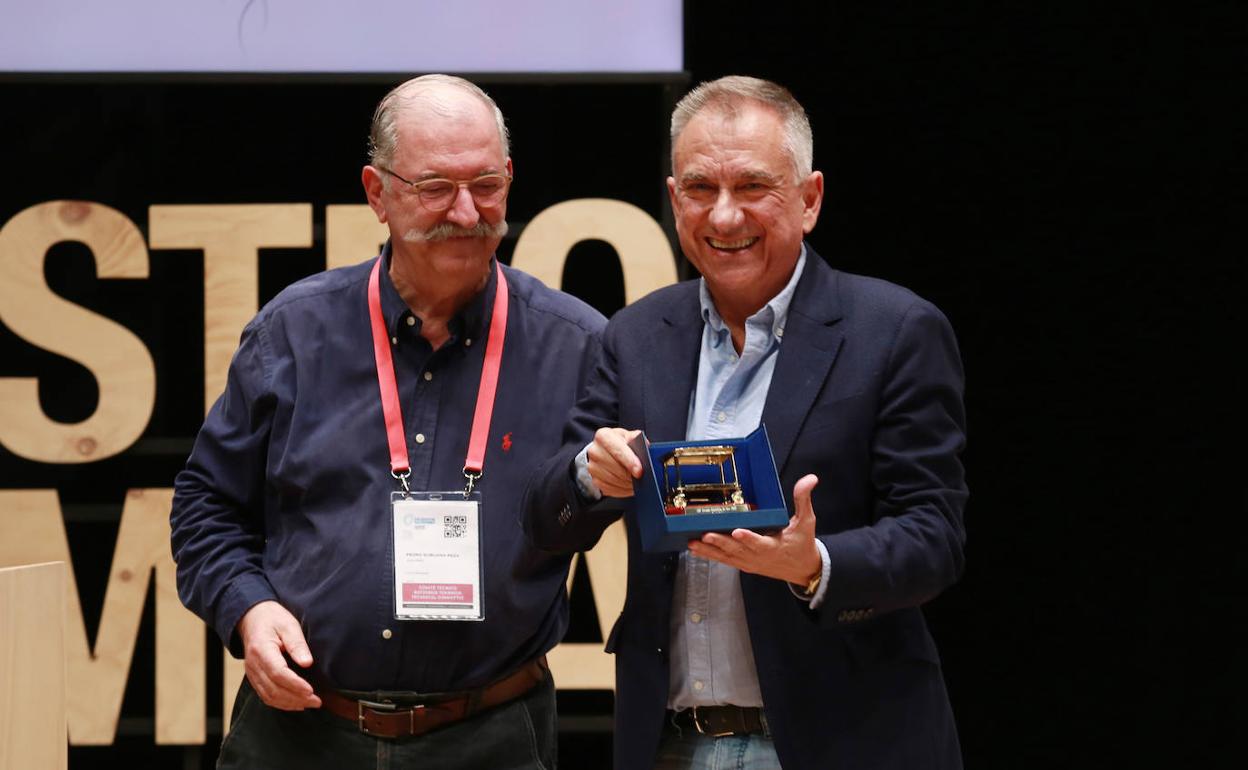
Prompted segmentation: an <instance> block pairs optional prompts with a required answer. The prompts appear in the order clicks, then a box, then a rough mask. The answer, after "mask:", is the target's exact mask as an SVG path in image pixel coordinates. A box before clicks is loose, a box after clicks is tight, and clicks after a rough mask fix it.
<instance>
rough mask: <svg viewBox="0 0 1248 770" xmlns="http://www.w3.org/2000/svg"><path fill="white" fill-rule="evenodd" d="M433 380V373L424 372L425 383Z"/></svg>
mask: <svg viewBox="0 0 1248 770" xmlns="http://www.w3.org/2000/svg"><path fill="white" fill-rule="evenodd" d="M432 379H433V372H425V382H428V381H429V380H432Z"/></svg>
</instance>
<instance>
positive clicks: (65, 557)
mask: <svg viewBox="0 0 1248 770" xmlns="http://www.w3.org/2000/svg"><path fill="white" fill-rule="evenodd" d="M312 215H313V211H312V206H311V205H310V204H306V203H292V204H255V205H176V206H175V205H161V206H151V207H150V208H149V211H148V228H149V235H150V242H149V243H148V244H144V242H143V238H142V235H141V233H140V231H139V229H138V228H137V227H136V226H135V224H134V223H133V222H131V221H130V220H129V219H128V218H126V217H125V216H124V215H123V214H121V213H119V212H118V211H116V210H114V209H111V208H109V207H108V206H105V205H102V204H99V203H93V202H88V201H49V202H46V203H41V204H38V205H35V206H32V207H30V208H28V209H26V210H24V211H22V212H20V213H18V214H16V215H15V216H13V217H12V218H11V219H10V220H9V221H8V222H7V223H5V225H4V226H3V228H0V323H3V324H5V325H6V326H7V327H8V328H9V329H11V330H12V331H13V332H14V333H15V334H17V335H18V336H20V337H22V338H24V339H25V340H27V341H28V342H30V343H32V344H34V345H37V346H39V347H42V348H44V349H46V350H49V351H52V352H55V353H58V354H60V355H62V356H65V357H66V358H70V359H72V360H74V361H76V362H78V363H79V364H81V365H82V366H84V367H85V368H87V369H88V370H89V371H90V373H91V375H92V376H93V377H94V378H95V380H96V382H97V383H98V385H99V403H98V406H97V408H96V410H95V412H94V413H93V414H92V415H90V416H89V417H88V418H86V419H85V420H83V421H81V422H77V423H73V424H67V423H62V422H58V421H55V420H52V419H50V418H49V417H48V416H47V415H46V414H45V413H44V411H43V409H42V407H41V405H40V402H39V393H38V390H39V384H38V381H37V380H36V379H35V378H30V377H5V378H0V444H3V446H4V447H5V448H7V449H8V450H9V451H11V452H13V453H14V454H16V455H19V456H21V457H24V458H27V459H30V460H35V461H37V462H42V463H57V464H65V463H90V462H96V461H99V460H102V459H104V458H107V457H111V456H113V455H116V454H118V453H120V452H122V451H125V450H126V449H127V448H128V447H130V446H131V445H132V444H133V443H134V442H135V441H136V440H137V439H138V438H139V437H140V436H141V435H142V433H143V431H144V429H145V428H146V427H147V424H148V421H149V420H150V418H151V414H152V409H153V405H154V403H155V399H156V377H155V369H154V366H153V363H152V357H151V354H150V352H149V351H148V348H147V347H146V345H145V344H144V343H143V341H142V340H140V339H139V338H138V337H136V336H135V335H134V334H133V333H131V332H130V331H129V330H127V329H126V328H125V327H123V326H121V325H120V324H118V323H116V322H114V321H112V320H110V319H108V318H105V317H104V316H101V315H98V314H96V313H93V312H91V311H89V310H86V309H84V308H82V307H80V306H78V305H75V304H73V303H70V302H68V301H66V300H64V299H62V298H60V297H58V296H57V295H56V294H54V293H53V292H52V290H51V289H50V288H49V287H48V285H47V282H46V280H45V278H44V257H45V255H46V254H47V252H48V249H50V248H51V247H52V246H54V245H55V244H57V243H60V242H63V241H76V242H79V243H82V244H84V245H86V247H87V248H88V249H89V250H90V251H91V253H92V255H93V258H94V260H95V264H96V269H97V271H98V275H99V277H101V278H114V277H116V278H146V277H147V276H148V267H149V265H148V249H149V248H150V249H196V250H201V251H202V252H203V255H204V398H205V400H204V409H205V410H207V409H208V407H209V406H211V404H212V403H213V402H214V401H215V400H216V398H217V396H218V395H219V394H220V393H221V391H222V390H223V389H224V386H225V377H226V371H227V369H228V367H229V362H230V356H231V355H232V354H233V352H234V348H235V346H236V345H237V342H238V338H239V335H240V333H241V332H242V329H243V326H244V325H245V324H246V323H247V321H248V320H250V319H251V317H252V316H253V315H255V313H256V311H257V310H258V309H259V308H258V307H257V306H256V302H257V299H256V298H257V296H258V286H257V273H258V261H259V252H258V250H259V249H260V248H265V247H287V248H308V247H311V246H312V242H313V222H312ZM386 235H387V231H386V229H385V227H384V226H383V225H380V224H379V223H378V222H377V220H376V217H375V216H374V215H373V213H372V211H370V210H369V208H368V206H365V205H341V206H328V207H326V210H325V248H326V262H327V267H329V268H333V267H339V266H342V265H346V264H350V263H352V262H356V261H358V260H359V256H360V255H361V254H366V253H370V252H374V251H376V250H377V249H378V247H379V245H380V244H381V243H382V242H383V241H384V239H385V238H386ZM590 239H596V240H601V241H605V242H607V243H609V244H610V245H611V246H612V247H613V248H614V249H615V251H616V254H617V255H618V256H619V260H620V267H621V269H622V272H623V276H624V294H625V302H626V303H627V302H632V301H634V300H636V299H638V298H640V297H642V296H644V295H645V294H647V293H649V292H651V291H653V290H654V289H657V288H660V287H662V286H665V285H667V284H669V283H672V282H673V281H675V280H676V267H675V261H674V259H673V255H672V251H671V246H670V245H669V243H668V240H667V237H666V236H665V235H664V234H663V231H662V229H661V228H660V227H659V225H658V223H657V222H655V221H654V219H653V218H651V217H650V216H649V215H648V214H646V213H645V212H644V211H642V210H641V209H639V208H637V207H635V206H633V205H631V204H628V203H624V202H621V201H615V200H608V199H601V198H593V199H581V200H571V201H566V202H563V203H558V204H556V205H553V206H551V207H550V208H548V209H546V210H545V211H542V212H541V213H540V214H538V215H537V216H536V217H534V218H533V219H532V220H531V221H530V222H529V224H528V226H527V227H525V229H524V231H523V233H522V234H521V236H520V238H519V240H518V241H517V243H516V247H515V252H514V254H513V257H512V265H513V266H514V267H517V268H519V269H521V270H525V271H526V272H529V273H531V274H532V275H535V276H537V277H538V278H540V279H541V280H542V281H543V282H545V283H546V284H547V285H549V286H554V287H559V286H560V285H561V283H562V276H563V268H564V261H565V260H566V257H567V253H568V251H569V250H570V249H571V248H572V247H573V246H574V245H575V244H577V243H579V242H581V241H584V240H590ZM172 494H173V493H172V490H171V489H168V488H152V489H130V490H129V492H128V493H127V495H126V499H125V507H124V509H123V511H122V516H121V524H120V528H119V530H118V533H117V542H116V546H115V548H114V551H113V560H112V568H111V570H110V572H109V578H108V586H107V589H106V591H105V596H104V608H103V613H102V616H101V620H100V625H99V632H98V633H97V634H96V638H95V643H94V645H92V644H91V643H90V640H88V639H87V632H86V626H85V623H84V621H83V614H82V605H81V602H80V600H79V595H78V586H77V583H76V581H75V580H74V579H73V565H72V560H71V558H70V552H69V543H68V539H67V537H66V532H65V525H64V522H63V519H62V515H61V507H60V502H59V499H58V496H57V492H56V490H54V489H24V490H11V489H10V490H0V567H4V566H10V565H18V564H30V563H33V562H40V561H63V562H65V564H66V565H68V572H69V574H68V579H67V580H65V581H64V589H63V597H62V598H61V599H59V600H58V601H62V602H63V606H64V610H63V612H64V617H65V626H64V627H65V640H64V651H65V658H64V660H65V666H66V671H67V675H68V677H69V681H71V682H73V683H74V698H73V699H72V700H70V701H69V702H68V704H67V709H68V710H67V713H66V720H67V724H68V733H69V741H70V743H73V744H75V745H96V744H111V743H112V742H113V739H114V737H115V735H116V731H117V720H118V717H119V715H120V712H121V702H122V697H123V694H124V692H125V686H126V681H127V678H128V676H129V672H130V666H131V663H132V659H133V657H134V648H135V641H136V638H137V636H138V629H139V621H140V618H141V616H142V613H143V605H144V602H145V599H146V596H147V591H148V585H149V583H150V581H151V580H152V576H153V574H154V575H155V583H156V651H155V657H156V660H155V671H156V676H155V688H156V707H155V708H156V714H155V724H156V742H157V743H160V744H199V743H203V742H204V740H205V718H206V700H207V698H206V672H205V666H206V660H207V658H206V654H207V651H206V649H205V643H204V639H205V634H204V628H203V624H202V623H201V622H200V621H199V619H198V618H196V617H195V616H193V615H191V613H189V612H188V611H187V610H186V609H184V608H183V607H182V605H181V603H180V602H179V601H178V598H177V590H176V586H175V581H174V564H173V561H172V558H171V557H170V555H169V504H170V499H171V497H172ZM626 562H627V560H626V557H625V542H624V529H623V526H622V525H621V524H618V523H617V524H616V525H615V526H613V527H611V528H610V529H609V530H608V531H607V533H606V534H605V535H604V536H603V538H602V540H601V541H600V542H599V544H598V546H597V547H596V548H595V549H594V550H593V551H592V552H590V553H588V554H587V555H585V556H584V557H578V558H577V560H576V561H575V562H574V563H573V567H572V570H571V571H570V573H569V576H568V585H569V588H570V587H571V584H572V579H573V577H574V576H575V575H576V574H577V571H578V570H580V569H585V570H587V571H588V573H589V575H590V576H592V578H591V580H592V583H591V585H592V587H593V592H594V602H595V605H596V607H597V613H598V618H597V620H598V624H599V627H600V630H601V633H602V636H603V638H606V635H607V632H608V630H609V629H610V626H611V624H612V623H613V622H614V620H615V617H616V616H617V615H618V614H619V612H620V610H621V609H622V608H623V606H624V577H625V569H626V566H625V565H626ZM52 606H55V607H56V610H55V611H57V612H61V610H60V606H61V605H60V604H55V605H53V604H51V603H47V604H45V605H44V609H45V610H46V609H47V608H49V607H52ZM0 607H7V605H0ZM6 611H7V610H6ZM24 649H26V648H25V647H23V648H20V649H19V651H18V652H16V653H9V652H8V651H7V648H3V647H0V651H4V653H5V654H6V655H12V654H16V655H19V656H20V659H16V660H4V661H3V662H5V664H6V665H7V666H12V667H13V668H6V669H5V670H6V671H9V670H17V669H22V667H23V666H25V665H27V664H30V665H32V666H33V665H34V664H35V663H37V662H38V661H36V660H35V657H36V656H35V654H34V653H30V654H29V655H28V654H27V653H25V652H21V651H20V650H24ZM50 650H51V647H47V648H41V649H40V655H42V656H44V657H46V656H47V655H48V654H53V653H51V652H50ZM28 658H29V660H28ZM41 659H42V658H41ZM224 659H225V676H224V693H223V695H224V700H225V707H224V714H223V719H224V724H225V728H226V729H228V725H229V722H228V720H229V713H230V709H231V706H232V705H233V700H234V693H235V691H236V689H237V687H238V682H239V680H240V679H241V677H242V663H241V661H235V660H234V659H233V658H231V657H230V656H229V654H228V653H224ZM0 660H3V659H0ZM550 662H551V666H552V668H553V669H554V671H555V674H556V677H557V681H558V682H559V686H560V687H562V688H567V689H606V690H609V689H613V688H614V681H615V680H614V671H613V667H612V662H611V659H610V656H608V655H606V654H605V653H604V652H603V651H602V649H601V646H600V645H598V644H571V643H565V644H562V645H560V646H559V647H558V648H556V649H555V650H554V652H553V653H552V654H551V656H550ZM6 681H7V679H6ZM8 690H9V688H8V687H7V686H6V687H5V688H4V691H5V692H7V691H8ZM0 694H2V693H0ZM52 729H55V725H53V726H52Z"/></svg>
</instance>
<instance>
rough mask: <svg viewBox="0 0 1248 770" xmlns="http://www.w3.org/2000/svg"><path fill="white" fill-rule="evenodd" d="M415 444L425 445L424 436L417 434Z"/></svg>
mask: <svg viewBox="0 0 1248 770" xmlns="http://www.w3.org/2000/svg"><path fill="white" fill-rule="evenodd" d="M416 443H417V444H423V443H425V434H423V433H417V434H416Z"/></svg>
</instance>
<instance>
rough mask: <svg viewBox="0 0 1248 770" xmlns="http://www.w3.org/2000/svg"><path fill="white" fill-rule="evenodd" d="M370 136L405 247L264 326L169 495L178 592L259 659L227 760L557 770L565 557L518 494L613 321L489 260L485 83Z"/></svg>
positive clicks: (436, 86) (399, 106) (490, 182)
mask: <svg viewBox="0 0 1248 770" xmlns="http://www.w3.org/2000/svg"><path fill="white" fill-rule="evenodd" d="M371 141H372V151H371V157H370V161H371V162H370V163H369V164H368V165H366V166H365V167H364V169H363V173H362V180H363V185H364V191H365V193H366V195H367V197H368V203H369V205H370V206H371V207H372V208H373V211H374V212H376V214H377V218H378V219H379V220H380V221H381V222H383V223H385V224H386V225H387V227H388V228H389V230H390V240H389V242H388V243H387V244H386V246H385V248H383V250H382V252H381V255H380V256H377V257H374V258H372V259H369V260H368V261H366V262H363V263H361V264H359V265H356V266H354V267H348V268H343V269H340V270H331V271H328V272H325V273H320V274H318V275H314V276H311V277H309V278H307V279H304V280H302V281H300V282H298V283H296V284H294V285H293V286H290V287H289V288H287V289H286V290H284V291H283V292H281V293H280V294H279V295H278V296H277V297H276V298H274V299H273V300H272V301H271V302H269V303H268V304H267V305H266V306H265V307H264V308H263V309H262V310H261V311H260V313H259V314H258V315H257V316H256V317H255V319H253V320H252V321H251V323H250V324H248V326H247V328H246V330H245V331H244V332H243V337H242V342H241V345H240V347H239V349H238V352H237V353H236V354H235V356H234V360H233V362H232V364H231V366H230V374H229V380H228V384H227V386H226V390H225V393H224V394H223V395H222V396H221V398H220V400H218V401H217V403H216V404H215V405H214V406H213V407H212V410H211V411H210V412H209V414H208V417H207V419H206V420H205V422H204V426H203V429H202V430H201V432H200V434H199V438H198V439H197V441H196V443H195V448H194V451H193V453H192V454H191V457H190V460H189V461H188V463H187V467H186V469H185V470H184V471H183V472H182V473H180V474H179V475H178V478H177V481H176V483H175V487H176V494H175V496H174V503H173V512H172V515H171V523H172V527H173V554H174V559H175V561H176V562H177V564H178V590H179V593H180V595H181V597H182V600H183V601H184V602H185V603H186V604H187V606H188V607H190V608H191V609H192V610H193V611H195V612H196V613H197V614H199V615H200V616H201V617H203V618H204V619H205V620H206V621H207V622H208V623H210V624H211V625H212V626H213V628H215V629H216V631H217V633H218V634H220V636H221V639H222V641H224V642H225V643H226V644H227V645H228V646H229V648H230V650H231V652H233V653H234V654H235V655H236V656H241V657H243V658H244V659H245V663H246V672H247V677H246V680H245V681H244V682H243V684H242V687H241V689H240V691H239V695H238V698H237V700H236V702H235V707H234V712H233V719H232V722H231V726H230V732H229V734H228V735H227V736H226V738H225V741H224V743H223V745H222V748H221V755H220V759H219V762H218V767H221V768H243V767H246V768H266V769H268V768H335V769H338V768H376V767H391V766H393V767H436V768H474V769H475V768H484V767H490V768H495V767H497V768H502V767H508V768H550V767H552V766H553V765H554V760H555V748H556V744H555V741H556V735H555V727H554V725H555V704H554V684H553V683H552V681H551V678H550V674H549V671H548V670H547V668H546V664H545V659H544V655H545V653H546V652H548V651H549V650H550V649H551V648H552V647H554V646H555V644H557V643H558V641H559V639H560V638H561V637H562V636H563V632H564V630H565V628H566V626H567V622H568V620H567V614H568V613H567V598H566V595H565V591H564V581H565V579H566V577H567V570H568V564H569V559H568V557H566V556H559V555H555V556H552V555H550V554H543V553H540V552H539V551H537V550H535V549H534V548H533V547H532V546H530V545H529V544H528V543H527V542H526V540H525V538H524V535H523V532H522V531H521V528H520V525H519V523H518V520H519V501H520V496H521V492H522V490H523V488H524V483H525V481H526V480H527V478H528V477H529V476H530V475H531V473H532V471H533V470H534V468H535V467H536V465H537V463H538V462H540V460H542V459H543V458H545V457H547V456H549V455H550V454H552V453H553V452H554V451H556V450H557V449H558V447H559V443H560V431H559V428H560V423H561V421H562V420H563V418H564V417H565V416H566V414H567V411H568V409H569V408H570V407H571V406H572V404H573V403H574V400H575V398H576V394H577V392H578V391H579V389H580V387H581V386H582V384H583V381H584V379H585V377H586V375H587V373H588V372H589V370H590V368H591V366H592V363H593V361H594V360H595V359H596V357H597V355H598V352H599V349H600V333H601V330H602V327H603V325H604V324H605V321H604V319H603V318H602V316H601V315H599V314H598V313H597V312H595V311H594V310H593V309H591V308H590V307H588V306H587V305H585V304H584V303H582V302H580V301H578V300H576V299H574V298H572V297H570V296H568V295H565V294H562V293H560V292H557V291H553V290H551V289H548V288H546V287H545V286H543V285H542V284H541V283H539V282H538V281H536V280H535V279H533V278H531V277H529V276H527V275H525V274H523V273H520V272H518V271H515V270H512V269H510V268H506V267H502V266H501V265H500V264H499V263H498V262H497V260H496V259H495V258H494V252H495V249H496V248H497V247H498V244H499V241H500V240H501V239H502V237H503V235H504V234H505V233H506V231H507V222H506V213H507V195H508V192H509V190H510V185H511V179H512V162H511V158H510V156H509V153H508V147H507V144H508V143H507V129H506V126H505V124H504V122H503V116H502V113H501V112H500V111H499V109H498V107H497V106H496V105H495V104H494V102H493V100H492V99H490V97H489V96H487V95H486V94H485V92H483V91H482V90H481V89H479V88H477V87H476V86H475V85H473V84H472V83H469V82H468V81H466V80H462V79H460V78H453V77H448V76H445V75H427V76H424V77H420V78H416V79H414V80H410V81H408V82H406V83H404V84H402V85H400V86H398V87H397V88H395V89H394V90H393V91H391V92H390V93H389V94H388V95H386V97H385V98H384V99H382V101H381V103H380V104H379V105H378V107H377V111H376V114H375V115H374V119H373V126H372V136H371ZM513 447H514V448H513Z"/></svg>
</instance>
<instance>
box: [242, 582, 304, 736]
mask: <svg viewBox="0 0 1248 770" xmlns="http://www.w3.org/2000/svg"><path fill="white" fill-rule="evenodd" d="M238 635H239V637H241V638H242V640H243V662H244V665H245V666H246V670H247V681H249V682H251V686H252V687H253V688H254V689H255V691H256V694H257V695H259V696H260V700H262V701H264V702H265V703H267V704H268V705H270V706H272V707H273V708H276V709H282V710H283V711H303V710H304V709H307V708H320V706H321V699H320V698H318V697H317V696H316V693H315V692H313V690H312V685H310V684H308V682H307V680H305V679H303V677H301V676H299V675H298V674H296V673H295V672H294V671H292V670H291V668H290V666H288V665H286V659H285V658H284V657H282V652H283V651H284V652H285V653H286V654H287V655H289V656H290V658H291V660H293V661H295V663H297V664H299V665H300V666H301V667H303V668H307V667H308V666H311V665H312V652H311V651H310V650H309V649H308V643H307V641H305V640H304V638H303V629H302V628H300V627H299V621H297V620H295V616H294V615H291V614H290V611H289V610H287V609H286V608H285V607H283V606H282V605H280V604H278V603H277V602H275V601H267V602H260V603H259V604H257V605H255V606H254V607H252V608H251V609H249V610H247V612H246V613H245V614H244V615H243V618H242V620H240V621H238Z"/></svg>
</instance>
